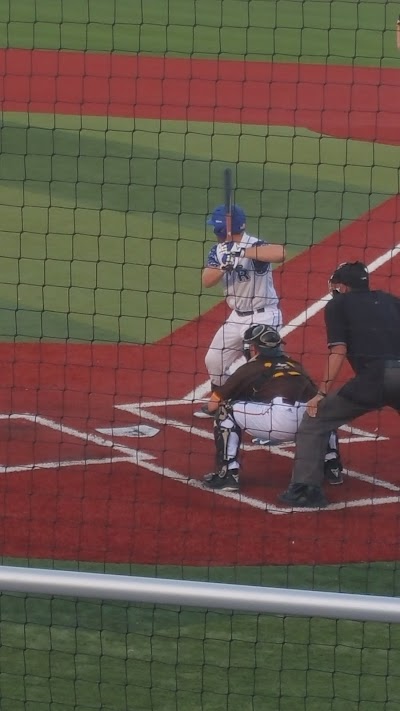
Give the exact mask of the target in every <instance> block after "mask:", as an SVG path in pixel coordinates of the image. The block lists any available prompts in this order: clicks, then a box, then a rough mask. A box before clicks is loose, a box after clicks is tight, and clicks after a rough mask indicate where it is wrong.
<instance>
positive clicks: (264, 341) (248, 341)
mask: <svg viewBox="0 0 400 711" xmlns="http://www.w3.org/2000/svg"><path fill="white" fill-rule="evenodd" d="M282 343H283V341H282V338H281V337H280V335H279V331H277V329H276V328H274V327H273V326H269V325H268V324H265V323H256V324H253V325H252V326H250V327H249V328H248V329H247V330H246V331H245V334H244V336H243V351H244V354H245V356H246V359H247V360H249V359H250V346H251V345H254V346H257V348H258V350H259V351H260V353H261V355H263V356H268V357H269V358H274V357H278V358H279V357H280V356H281V355H282V354H283V351H282V349H281V348H280V346H281V344H282Z"/></svg>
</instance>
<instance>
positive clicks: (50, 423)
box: [0, 412, 155, 474]
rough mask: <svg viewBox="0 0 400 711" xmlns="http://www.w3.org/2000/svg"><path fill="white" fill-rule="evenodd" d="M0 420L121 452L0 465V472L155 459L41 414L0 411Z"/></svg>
mask: <svg viewBox="0 0 400 711" xmlns="http://www.w3.org/2000/svg"><path fill="white" fill-rule="evenodd" d="M0 420H23V421H25V422H30V423H33V424H36V425H41V426H42V427H47V428H48V429H51V430H54V431H56V432H60V433H61V434H65V435H68V436H70V437H75V438H77V439H81V440H83V441H84V442H86V443H89V442H90V443H92V444H96V445H98V446H99V447H106V448H107V449H113V450H115V451H116V452H119V453H120V454H122V455H123V456H122V457H104V458H98V459H79V460H71V461H68V460H62V461H60V462H38V463H37V464H36V463H28V464H26V465H17V466H15V467H7V466H4V465H3V466H0V473H3V474H4V473H7V474H8V473H14V472H21V471H31V470H35V469H51V468H52V467H54V468H59V467H68V466H83V465H95V464H112V463H114V462H130V463H132V464H142V463H143V462H145V461H149V460H151V459H155V457H154V455H152V454H149V453H148V452H143V451H142V450H140V449H134V448H132V447H126V446H124V445H122V444H118V443H116V442H114V440H112V439H108V438H106V437H101V436H100V435H96V434H93V433H91V432H82V431H81V430H77V429H75V427H69V426H68V425H65V424H63V423H62V422H58V421H56V420H52V419H50V418H48V417H42V416H41V415H33V414H30V413H26V412H24V413H11V414H7V415H6V414H2V413H0Z"/></svg>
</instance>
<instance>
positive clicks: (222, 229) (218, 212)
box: [207, 205, 246, 239]
mask: <svg viewBox="0 0 400 711" xmlns="http://www.w3.org/2000/svg"><path fill="white" fill-rule="evenodd" d="M207 225H211V226H212V227H214V234H215V235H216V236H217V237H218V239H226V235H227V232H226V208H225V205H218V207H216V208H215V210H214V212H213V214H212V215H211V217H210V218H209V219H208V220H207ZM245 227H246V215H245V213H244V210H242V208H241V207H239V205H232V223H231V230H232V234H233V235H237V234H239V233H240V232H243V230H244V228H245Z"/></svg>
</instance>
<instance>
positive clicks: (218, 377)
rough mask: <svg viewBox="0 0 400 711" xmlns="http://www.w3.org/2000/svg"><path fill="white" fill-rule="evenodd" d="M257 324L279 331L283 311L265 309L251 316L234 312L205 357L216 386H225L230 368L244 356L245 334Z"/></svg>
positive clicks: (215, 337) (219, 331)
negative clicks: (250, 327)
mask: <svg viewBox="0 0 400 711" xmlns="http://www.w3.org/2000/svg"><path fill="white" fill-rule="evenodd" d="M255 323H265V324H268V325H269V326H274V327H275V328H277V329H278V330H279V329H280V328H282V314H281V311H280V310H279V309H265V310H264V311H262V312H261V313H257V312H255V313H253V314H251V315H249V316H238V315H237V313H236V311H232V313H231V314H230V315H229V318H228V319H227V320H226V321H225V323H224V324H223V325H222V326H221V328H219V329H218V331H217V333H216V334H215V336H214V338H213V339H212V341H211V344H210V347H209V349H208V351H207V354H206V357H205V364H206V368H207V371H208V374H209V376H210V380H211V382H212V383H214V385H223V384H224V382H225V381H226V379H227V378H228V371H229V368H230V366H231V365H232V364H233V363H234V362H235V361H236V360H238V359H239V358H241V357H242V356H243V336H244V333H245V331H247V329H248V328H249V326H251V325H252V324H255Z"/></svg>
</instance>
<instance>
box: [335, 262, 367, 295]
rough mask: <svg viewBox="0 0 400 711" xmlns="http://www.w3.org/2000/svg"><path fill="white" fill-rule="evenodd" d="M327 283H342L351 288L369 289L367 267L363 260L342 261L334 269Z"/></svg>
mask: <svg viewBox="0 0 400 711" xmlns="http://www.w3.org/2000/svg"><path fill="white" fill-rule="evenodd" d="M329 283H330V284H331V285H333V284H344V285H345V286H349V287H350V288H351V289H369V274H368V269H367V267H366V266H365V264H363V262H343V264H339V266H338V267H337V268H336V269H335V271H334V272H333V274H332V276H331V278H330V279H329Z"/></svg>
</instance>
